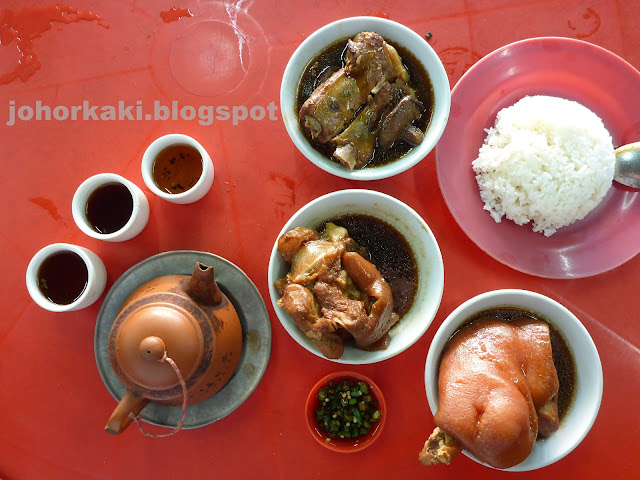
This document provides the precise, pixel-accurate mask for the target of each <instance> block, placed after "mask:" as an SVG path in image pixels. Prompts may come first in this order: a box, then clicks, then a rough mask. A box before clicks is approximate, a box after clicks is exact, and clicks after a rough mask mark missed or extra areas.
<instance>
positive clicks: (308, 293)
mask: <svg viewBox="0 0 640 480" xmlns="http://www.w3.org/2000/svg"><path fill="white" fill-rule="evenodd" d="M443 288H444V269H443V263H442V256H441V254H440V249H439V247H438V243H437V242H436V239H435V237H434V236H433V234H432V233H431V230H430V229H429V227H428V225H427V224H426V223H425V221H424V220H423V219H422V218H421V217H420V215H418V214H417V213H416V212H415V211H414V210H413V209H411V208H410V207H408V206H407V205H406V204H404V203H402V202H401V201H399V200H397V199H395V198H393V197H391V196H389V195H386V194H383V193H379V192H375V191H371V190H358V189H354V190H341V191H337V192H333V193H329V194H327V195H324V196H322V197H319V198H317V199H315V200H313V201H312V202H310V203H308V204H307V205H305V206H304V207H302V208H301V209H300V210H299V211H298V212H296V213H295V214H294V215H293V217H291V219H290V220H289V221H288V222H287V223H286V224H285V226H284V227H283V228H282V230H281V232H280V234H279V235H278V237H277V239H276V242H275V245H274V247H273V251H272V253H271V258H270V261H269V293H270V296H271V301H272V303H273V308H274V309H275V312H276V314H277V315H278V319H279V320H280V322H281V323H282V325H283V327H284V328H285V330H286V331H287V332H288V333H289V335H290V336H291V337H292V338H293V339H294V340H295V341H296V342H297V343H298V344H300V345H301V346H302V347H303V348H305V349H307V350H308V351H310V352H311V353H313V354H315V355H318V356H319V357H322V358H326V359H328V360H332V361H334V362H338V363H345V364H366V363H374V362H379V361H382V360H385V359H387V358H391V357H393V356H394V355H397V354H399V353H400V352H403V351H404V350H406V349H407V348H409V347H410V346H411V345H413V344H414V343H415V342H416V341H417V340H418V339H419V338H420V337H421V336H422V335H423V334H424V332H425V331H426V330H427V328H428V327H429V325H430V324H431V322H432V320H433V318H434V317H435V315H436V312H437V310H438V307H439V305H440V300H441V298H442V291H443Z"/></svg>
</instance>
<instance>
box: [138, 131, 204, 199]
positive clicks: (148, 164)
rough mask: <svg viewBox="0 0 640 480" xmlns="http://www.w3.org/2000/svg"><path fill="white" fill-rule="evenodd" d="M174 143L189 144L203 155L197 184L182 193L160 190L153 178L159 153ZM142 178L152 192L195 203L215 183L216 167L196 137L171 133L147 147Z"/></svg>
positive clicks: (143, 157)
mask: <svg viewBox="0 0 640 480" xmlns="http://www.w3.org/2000/svg"><path fill="white" fill-rule="evenodd" d="M173 145H189V146H191V147H193V148H195V149H196V150H198V153H200V156H201V157H202V175H200V178H199V179H198V181H197V182H196V184H195V185H194V186H193V187H191V188H190V189H189V190H186V191H184V192H182V193H168V192H164V191H162V190H160V188H158V185H156V182H155V181H154V180H153V164H154V162H155V159H156V157H157V156H158V154H159V153H160V152H161V151H162V150H164V149H165V148H167V147H170V146H173ZM141 168H142V179H143V180H144V183H145V185H146V186H147V188H148V189H149V190H151V192H153V193H154V194H156V195H157V196H158V197H160V198H163V199H165V200H166V201H168V202H171V203H178V204H186V203H193V202H196V201H198V200H200V199H201V198H202V197H204V196H205V195H206V194H207V192H209V190H210V189H211V185H213V177H214V169H213V162H212V161H211V157H210V156H209V153H208V152H207V151H206V150H205V149H204V147H203V146H202V145H200V143H199V142H198V141H197V140H195V139H194V138H191V137H189V136H188V135H183V134H181V133H170V134H168V135H164V136H162V137H160V138H157V139H156V140H154V141H153V142H152V143H151V145H149V146H148V147H147V149H146V150H145V152H144V154H143V156H142V164H141Z"/></svg>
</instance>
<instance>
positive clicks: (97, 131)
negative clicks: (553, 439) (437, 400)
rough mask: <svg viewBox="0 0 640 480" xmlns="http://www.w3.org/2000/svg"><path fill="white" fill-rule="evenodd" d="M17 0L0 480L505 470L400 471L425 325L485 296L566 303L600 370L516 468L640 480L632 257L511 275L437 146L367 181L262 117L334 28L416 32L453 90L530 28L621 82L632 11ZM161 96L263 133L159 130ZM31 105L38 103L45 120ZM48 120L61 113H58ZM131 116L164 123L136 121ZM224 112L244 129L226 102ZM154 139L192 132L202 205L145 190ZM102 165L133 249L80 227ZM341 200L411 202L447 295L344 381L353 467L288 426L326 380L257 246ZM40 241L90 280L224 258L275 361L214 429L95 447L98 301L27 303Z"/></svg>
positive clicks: (4, 35) (415, 403) (182, 119)
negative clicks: (455, 193)
mask: <svg viewBox="0 0 640 480" xmlns="http://www.w3.org/2000/svg"><path fill="white" fill-rule="evenodd" d="M24 3H25V2H22V1H17V0H8V1H7V0H5V1H4V2H3V4H2V7H1V10H0V40H1V43H2V44H1V45H0V145H1V147H0V148H1V149H2V176H1V177H0V185H1V191H2V204H3V205H2V208H1V213H0V215H1V217H0V218H1V219H2V220H1V224H2V226H3V228H2V231H1V232H0V251H1V252H2V266H3V273H2V276H1V280H0V281H1V286H0V291H2V297H1V298H2V300H1V301H2V312H3V315H2V320H0V477H1V478H2V479H4V480H13V479H25V478H43V479H44V478H46V479H58V478H60V479H62V478H64V479H107V478H191V479H197V478H218V479H222V478H225V479H226V478H322V479H325V480H326V479H329V478H335V477H336V476H339V477H341V478H385V479H388V478H451V477H452V476H456V477H463V476H464V477H466V478H478V479H480V478H497V477H499V476H507V474H505V473H502V472H497V471H494V470H491V469H489V468H486V467H483V466H480V465H478V464H476V463H474V462H473V461H471V460H469V459H468V458H466V457H462V456H461V457H460V458H459V459H457V460H456V461H455V463H454V465H452V466H450V467H444V466H439V467H432V468H429V469H427V468H426V467H423V466H421V465H420V464H419V462H418V460H417V454H418V452H419V451H420V449H421V448H422V445H423V442H424V440H425V439H426V437H427V435H428V434H429V432H430V431H431V430H432V428H433V426H434V424H433V419H432V415H431V413H430V411H429V408H428V405H427V400H426V396H425V393H424V380H423V376H424V362H425V358H426V354H427V350H428V347H429V344H430V341H431V339H432V338H433V335H434V332H435V330H436V329H437V327H438V326H439V325H440V323H441V322H442V321H443V319H444V318H446V316H447V315H448V314H449V313H450V312H451V311H452V310H453V309H454V308H455V307H456V306H457V305H459V304H460V303H462V302H463V301H465V300H466V299H468V298H470V297H472V296H474V295H476V294H478V293H481V292H484V291H488V290H492V289H496V288H524V289H530V290H534V291H537V292H540V293H543V294H545V295H548V296H550V297H552V298H554V299H556V300H558V301H560V302H561V303H563V304H564V305H565V306H567V307H568V308H569V309H570V310H572V311H573V312H574V313H575V314H576V315H577V316H578V317H579V318H580V319H581V320H582V322H583V323H584V324H585V326H586V327H587V329H588V330H589V332H590V333H591V335H592V337H593V339H594V341H595V343H596V345H597V347H598V350H599V352H600V355H601V360H602V365H603V370H604V396H603V400H602V406H601V409H600V414H599V416H598V418H597V420H596V422H595V425H594V426H593V428H592V430H591V432H590V433H589V435H588V436H587V437H586V439H585V440H584V441H583V442H582V444H581V445H580V446H579V447H578V448H577V449H576V450H574V451H573V452H572V453H571V454H569V455H568V456H567V457H566V458H564V459H563V460H561V461H560V462H558V463H556V464H553V465H551V466H549V467H546V468H545V469H544V470H541V471H534V472H528V473H522V474H517V475H518V476H519V477H521V478H537V477H541V476H545V477H547V478H601V477H602V475H605V474H606V475H607V477H608V478H616V479H622V478H638V475H639V474H640V466H639V465H638V455H637V451H638V444H639V443H640V416H638V414H637V405H638V398H639V397H640V382H639V380H638V379H639V378H640V350H639V346H640V329H639V328H638V326H637V317H638V314H637V312H638V308H637V305H638V295H637V284H638V282H640V258H638V257H635V258H633V259H632V260H630V261H629V262H627V263H626V264H624V265H622V266H620V267H618V268H616V269H614V270H612V271H610V272H607V273H603V274H600V275H597V276H594V277H589V278H583V279H575V280H549V279H542V278H537V277H533V276H529V275H526V274H523V273H519V272H517V271H514V270H512V269H510V268H508V267H506V266H504V265H502V264H501V263H499V262H497V261H495V260H494V259H492V258H491V257H489V256H488V255H486V254H485V253H483V252H482V251H481V250H480V249H479V248H478V247H476V246H475V245H474V243H472V242H471V241H470V240H469V239H468V238H467V237H466V235H465V234H464V233H463V231H462V230H461V229H460V228H459V227H458V225H457V224H456V223H455V221H454V219H453V217H452V216H451V215H450V213H449V211H448V210H447V207H446V205H445V203H444V201H443V198H442V196H441V194H440V191H439V187H438V181H437V177H436V169H435V153H434V152H432V153H431V154H429V155H428V156H427V158H425V159H424V160H423V161H422V162H421V163H419V164H418V165H417V166H416V167H414V168H412V169H410V170H409V171H407V172H405V173H403V174H400V175H397V176H395V177H393V178H390V179H387V180H380V181H374V182H370V183H366V185H363V184H361V183H356V182H352V181H348V180H343V179H340V178H337V177H333V176H331V175H329V174H327V173H325V172H323V171H321V170H319V169H318V168H316V167H315V166H314V165H312V164H311V163H310V162H308V161H306V160H305V159H304V157H302V155H301V154H300V153H298V151H297V150H296V149H295V147H294V146H293V144H292V142H291V141H290V140H289V138H288V136H287V134H286V131H285V128H284V125H283V123H282V120H281V115H280V112H279V111H278V110H273V107H272V112H273V115H272V116H269V111H268V110H266V109H267V107H268V106H269V105H270V104H272V102H273V105H275V106H276V107H277V106H278V105H279V87H280V79H281V76H282V73H283V70H284V67H285V65H286V63H287V60H288V58H289V56H290V55H291V53H292V52H293V51H294V49H295V48H296V47H297V46H298V45H299V43H300V42H301V41H302V40H303V39H304V38H306V36H307V35H309V34H310V33H311V32H313V31H314V30H316V29H317V28H319V27H321V26H322V25H325V24H327V23H329V22H331V21H333V20H336V19H339V18H342V17H347V16H355V15H378V16H384V17H387V18H390V19H392V20H395V21H398V22H400V23H403V24H405V25H407V26H408V27H410V28H412V29H413V30H415V31H416V32H418V33H419V34H420V35H425V34H427V33H428V32H431V34H432V37H431V39H430V44H431V45H432V47H433V48H434V49H435V51H436V52H437V53H438V54H439V56H440V57H441V58H442V60H443V62H444V63H445V66H446V68H447V71H448V74H449V79H450V82H451V85H452V86H453V85H455V83H456V81H457V80H458V79H459V78H460V77H461V75H462V74H463V73H464V72H465V71H466V70H467V69H468V68H469V67H470V66H471V65H473V64H474V63H475V62H477V61H478V60H479V59H480V58H482V57H483V56H484V55H486V54H488V53H489V52H491V51H493V50H495V49H496V48H498V47H500V46H502V45H505V44H508V43H511V42H513V41H516V40H520V39H524V38H529V37H536V36H565V37H570V38H579V39H582V40H585V41H588V42H592V43H594V44H597V45H600V46H602V47H604V48H607V49H609V50H611V51H612V52H614V53H616V54H618V55H620V56H621V57H623V58H624V59H626V60H627V61H628V62H629V63H631V64H632V65H634V66H635V67H636V68H638V67H640V33H639V32H640V28H639V27H640V20H639V19H640V17H639V16H638V14H637V12H638V7H640V2H639V1H638V0H633V1H622V0H593V1H589V2H587V1H583V0H568V1H563V2H555V1H552V0H537V1H536V0H533V1H529V2H524V3H523V2H519V1H517V0H476V1H473V2H471V1H465V0H448V1H433V2H422V1H412V2H388V1H384V0H367V1H359V0H354V1H350V2H346V1H335V2H308V3H302V2H294V1H280V0H272V1H267V0H254V1H253V2H252V1H242V0H241V1H239V2H236V3H233V2H222V1H220V2H207V1H202V2H195V1H192V2H190V1H185V2H183V3H181V4H172V3H170V2H152V1H151V0H122V1H117V2H115V1H112V2H107V1H98V0H77V1H75V2H72V3H69V4H67V5H65V6H63V7H59V8H58V9H55V8H54V5H53V3H48V2H43V1H31V2H28V6H25V5H24ZM171 7H176V8H175V9H172V8H171ZM203 52H204V53H203ZM202 55H204V56H205V57H204V58H203V57H202ZM185 58H187V59H192V58H199V61H198V62H195V61H185ZM12 102H13V103H12ZM38 102H40V103H38ZM83 102H88V107H92V106H97V112H96V118H93V115H91V114H89V115H88V118H84V117H83V116H82V115H81V114H78V113H77V112H76V118H75V120H74V119H73V115H72V109H71V108H70V107H71V106H74V105H83ZM119 102H124V104H123V105H125V106H132V108H131V109H130V110H128V111H125V113H123V114H122V118H117V116H116V118H113V119H109V113H108V109H107V110H104V111H103V110H101V107H103V106H113V108H114V109H117V107H118V104H119ZM173 102H176V103H175V105H177V108H182V107H184V106H192V107H194V108H196V109H197V108H198V107H200V106H229V107H233V106H238V107H240V106H245V107H247V109H250V108H251V107H255V106H260V107H263V108H264V109H265V110H264V111H265V112H266V114H265V116H264V118H263V119H261V120H258V119H254V118H252V117H251V115H248V116H247V118H246V119H242V120H241V119H239V118H238V120H237V121H236V122H234V121H233V118H229V119H228V120H218V119H215V120H213V121H212V122H208V121H207V120H206V118H205V120H203V121H199V117H196V118H193V119H191V120H189V119H188V118H189V116H190V114H191V112H192V111H191V110H190V109H187V110H185V112H184V113H185V115H178V116H177V117H176V118H177V119H174V117H173V116H172V115H171V114H170V113H167V112H168V110H163V109H162V108H160V107H163V106H166V107H167V109H170V108H172V107H173V105H174V103H173ZM25 105H26V106H30V107H32V112H33V117H32V118H30V119H27V117H29V109H23V110H22V111H21V113H22V119H21V118H19V117H16V118H15V121H14V122H13V123H12V121H11V107H14V109H15V114H16V115H17V114H19V113H20V112H18V109H19V107H21V106H25ZM156 105H157V110H158V111H157V112H154V108H156ZM38 106H40V107H41V109H40V111H39V114H40V120H38V119H37V118H36V116H37V115H38ZM42 106H49V107H50V108H51V109H52V112H51V118H50V119H49V120H47V119H46V116H47V112H46V109H43V108H42ZM56 106H67V107H69V108H68V109H67V110H68V115H67V116H66V118H63V117H65V110H64V109H58V110H55V107H56ZM138 106H139V107H140V108H141V109H142V112H151V113H158V115H159V116H157V118H156V119H147V118H146V113H143V114H142V115H141V117H138V116H137V113H138V111H137V107H138ZM638 107H639V108H637V111H638V112H639V113H638V121H640V106H638ZM89 111H91V110H89ZM230 111H231V110H230ZM247 111H249V110H247ZM127 112H128V113H127ZM237 113H238V116H242V110H241V109H239V110H238V111H237ZM255 113H256V115H255V116H256V117H258V116H259V115H258V113H259V109H257V110H255ZM102 114H104V117H102ZM205 114H206V111H205ZM272 118H274V119H272ZM200 120H201V119H200ZM207 123H210V124H207ZM171 132H181V133H185V134H188V135H191V136H193V137H195V138H196V139H198V140H199V141H200V142H201V143H202V144H203V146H204V147H205V148H206V149H207V150H208V151H209V153H210V154H211V157H212V158H213V162H214V165H215V170H216V177H215V181H214V184H213V187H212V189H211V191H210V192H209V194H208V195H207V196H206V197H205V198H204V199H202V200H201V201H199V202H197V203H194V204H191V205H187V206H184V205H173V204H169V203H168V202H166V201H163V200H161V199H159V198H157V197H154V196H153V195H152V194H150V192H149V191H148V190H147V189H146V188H145V187H144V183H143V181H142V176H141V172H140V161H141V157H142V153H143V152H144V150H145V148H146V147H147V145H148V144H149V143H150V142H151V141H152V140H153V139H155V138H156V137H159V136H161V135H163V134H166V133H171ZM99 172H114V173H118V174H120V175H122V176H124V177H126V178H128V179H130V180H132V181H133V182H135V183H136V184H138V185H139V186H141V187H143V189H144V190H145V192H146V193H147V194H148V198H149V202H150V206H151V217H150V220H149V223H148V225H147V227H146V229H145V230H144V231H143V233H142V234H141V235H139V236H138V237H136V238H134V239H133V240H130V241H127V242H124V243H120V244H111V243H107V242H100V241H97V240H93V239H91V238H89V237H87V236H86V235H84V234H83V233H81V232H80V231H79V229H78V228H77V227H76V226H75V224H74V222H73V219H72V216H71V199H72V197H73V193H74V191H75V189H76V187H77V186H78V185H79V184H80V183H81V182H82V181H83V180H84V179H85V178H87V177H89V176H91V175H93V174H96V173H99ZM344 188H371V189H375V190H379V191H381V192H384V193H387V194H390V195H393V196H395V197H396V198H398V199H400V200H402V201H403V202H405V203H407V204H409V205H410V206H411V207H413V208H414V209H415V210H416V211H417V212H418V213H419V214H420V215H421V216H422V217H423V218H424V219H425V220H426V222H427V223H428V224H429V226H430V227H431V229H432V231H433V232H434V234H435V236H436V238H437V239H438V241H439V244H440V248H441V250H442V255H443V259H444V266H445V288H444V295H443V298H442V303H441V306H440V309H439V311H438V314H437V316H436V318H435V320H434V321H433V323H432V325H431V327H430V328H429V330H428V331H427V333H426V334H425V335H424V336H423V337H422V338H421V339H420V340H419V341H418V342H417V343H416V344H415V345H413V346H412V347H411V348H410V349H409V350H407V351H405V352H404V353H402V354H400V355H398V356H396V357H394V358H392V359H390V360H387V361H384V362H382V363H379V364H372V365H366V366H360V367H355V369H356V370H357V371H360V372H362V373H364V374H366V375H368V376H370V377H371V378H373V379H374V380H375V381H376V382H377V383H378V385H379V386H380V387H381V389H382V390H383V391H384V393H385V396H386V399H387V403H388V407H389V414H388V420H387V424H386V427H385V430H384V431H383V434H382V436H381V438H380V439H379V440H378V441H377V442H376V443H375V444H374V445H373V446H372V447H370V448H368V449H366V450H364V451H363V452H360V453H356V454H351V455H346V454H338V453H334V452H331V451H329V450H327V449H324V448H322V447H321V446H320V445H318V444H317V443H316V441H315V440H314V439H313V438H311V436H310V435H309V432H308V431H307V428H306V426H305V423H304V412H303V406H304V401H305V399H306V396H307V393H308V390H309V389H310V388H311V386H312V385H313V384H314V383H315V382H316V381H317V380H318V379H319V378H320V377H322V376H324V375H325V374H327V373H329V372H332V371H335V370H338V369H340V368H341V367H340V366H339V365H337V364H335V363H332V362H329V361H326V360H324V359H321V358H318V357H316V356H313V355H311V354H310V353H308V352H307V351H306V350H304V349H303V348H301V347H300V346H298V344H296V343H295V342H294V341H293V340H292V339H291V338H290V337H289V335H288V334H287V333H286V331H285V330H284V328H283V327H282V326H281V324H280V323H279V321H278V319H277V317H276V315H275V313H274V311H273V308H272V307H271V303H270V300H269V294H268V288H267V264H268V259H269V254H270V251H271V248H272V246H273V243H274V241H275V238H276V236H277V234H278V232H279V231H280V229H281V227H282V225H283V224H284V223H285V222H286V220H287V219H288V218H289V217H290V216H291V215H292V214H293V213H294V212H295V211H296V210H297V209H299V208H300V207H301V206H303V205H304V204H306V203H307V202H309V201H310V200H312V199H314V198H316V197H318V196H320V195H322V194H325V193H328V192H331V191H335V190H339V189H344ZM638 241H640V239H639V240H638ZM54 242H68V243H75V244H79V245H82V246H85V247H88V248H90V249H91V250H93V251H94V252H96V253H97V254H98V255H99V256H100V257H101V258H102V260H103V261H104V263H105V265H106V267H107V272H108V283H107V288H109V287H110V286H111V285H113V283H114V282H115V281H116V280H117V279H118V277H119V276H120V275H122V274H123V273H124V272H125V271H126V270H127V269H128V268H129V267H131V266H132V265H134V264H136V263H137V262H139V261H141V260H143V259H145V258H147V257H150V256H152V255H154V254H157V253H160V252H165V251H171V250H200V251H208V252H212V253H215V254H217V255H220V256H222V257H224V258H226V259H228V260H229V261H231V262H233V263H235V264H236V265H237V266H239V267H240V268H241V269H242V270H243V271H244V272H245V273H246V274H247V275H248V276H249V277H250V278H251V279H252V281H253V282H254V283H255V284H256V286H257V287H258V289H259V291H260V293H261V294H262V296H263V298H264V300H265V303H266V304H267V309H268V311H269V314H270V320H271V326H272V331H273V338H272V351H271V357H270V362H269V366H268V368H267V371H266V374H265V375H264V377H263V379H262V381H261V383H260V384H259V386H258V388H257V389H256V390H255V391H254V393H253V394H252V395H251V396H250V397H249V399H248V400H247V401H246V402H244V403H243V404H242V405H241V406H240V407H239V408H238V409H237V410H235V411H234V412H233V413H232V414H231V415H229V416H228V417H226V418H224V419H222V420H220V421H218V422H215V423H213V424H211V425H208V426H206V427H202V428H199V429H194V430H187V431H182V432H180V433H179V434H178V435H176V436H174V437H170V438H164V439H153V438H145V437H143V436H142V435H140V433H139V432H138V431H137V429H135V428H129V429H128V430H127V431H126V432H125V433H124V434H122V435H120V436H117V437H115V436H111V435H108V434H106V433H104V431H103V427H104V424H105V422H106V419H107V418H108V416H109V415H110V413H111V411H112V410H113V408H114V406H115V401H114V399H113V398H112V397H111V395H110V394H109V393H108V391H107V390H106V388H105V386H104V384H103V383H102V381H101V378H100V376H99V374H98V371H97V368H96V362H95V358H94V350H93V339H94V328H95V321H96V317H97V314H98V311H99V309H100V304H101V301H102V299H103V298H104V296H103V298H102V299H101V300H99V301H98V302H97V303H95V304H94V305H93V306H91V307H89V308H87V309H85V310H81V311H77V312H72V313H64V314H54V313H50V312H47V311H45V310H42V309H40V308H39V307H38V306H36V304H35V303H34V302H33V301H32V300H31V298H30V297H29V295H28V294H27V290H26V286H25V280H24V279H25V271H26V267H27V264H28V262H29V260H30V259H31V257H32V256H33V255H34V253H35V252H36V251H37V250H39V249H40V248H42V247H43V246H45V245H47V244H49V243H54ZM149 428H150V429H152V430H153V431H164V429H161V428H158V427H149Z"/></svg>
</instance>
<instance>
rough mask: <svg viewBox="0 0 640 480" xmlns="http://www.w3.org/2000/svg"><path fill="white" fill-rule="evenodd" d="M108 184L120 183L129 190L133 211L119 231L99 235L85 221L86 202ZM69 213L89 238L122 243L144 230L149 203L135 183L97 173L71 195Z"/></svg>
mask: <svg viewBox="0 0 640 480" xmlns="http://www.w3.org/2000/svg"><path fill="white" fill-rule="evenodd" d="M108 183H121V184H123V185H124V186H125V187H127V188H128V189H129V193H131V197H132V199H133V210H132V211H131V217H129V220H128V221H127V223H126V224H125V225H124V226H123V227H122V228H121V229H120V230H118V231H116V232H113V233H100V232H98V231H96V230H94V228H93V227H92V226H91V223H89V220H88V219H87V215H86V208H87V201H88V200H89V197H90V196H91V194H92V193H93V192H94V191H95V190H96V189H97V188H98V187H101V186H102V185H106V184H108ZM71 212H72V214H73V220H74V221H75V222H76V225H77V226H78V228H79V229H80V230H82V231H83V232H84V233H86V234H87V235H89V236H90V237H92V238H97V239H98V240H106V241H107V242H124V241H126V240H131V239H132V238H133V237H135V236H136V235H138V234H139V233H140V232H142V230H144V227H145V226H146V225H147V222H148V221H149V202H148V201H147V197H146V196H145V195H144V192H143V191H142V190H141V189H140V187H138V186H137V185H136V184H135V183H133V182H131V181H129V180H127V179H126V178H124V177H121V176H120V175H116V174H115V173H99V174H97V175H94V176H92V177H89V178H87V179H86V180H85V181H84V182H82V183H81V184H80V186H79V187H78V189H77V190H76V193H75V194H74V195H73V200H72V203H71Z"/></svg>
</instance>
